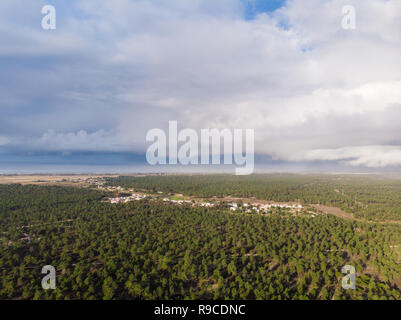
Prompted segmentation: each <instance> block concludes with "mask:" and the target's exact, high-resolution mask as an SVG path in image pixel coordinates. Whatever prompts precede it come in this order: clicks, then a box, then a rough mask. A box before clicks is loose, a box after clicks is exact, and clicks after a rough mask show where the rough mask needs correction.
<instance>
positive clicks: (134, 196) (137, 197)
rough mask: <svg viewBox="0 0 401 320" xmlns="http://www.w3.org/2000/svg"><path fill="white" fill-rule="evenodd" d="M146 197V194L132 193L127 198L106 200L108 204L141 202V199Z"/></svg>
mask: <svg viewBox="0 0 401 320" xmlns="http://www.w3.org/2000/svg"><path fill="white" fill-rule="evenodd" d="M146 197H147V195H146V194H136V193H133V194H132V195H130V196H128V197H117V198H110V199H108V202H110V203H127V202H130V201H138V200H142V199H145V198H146Z"/></svg>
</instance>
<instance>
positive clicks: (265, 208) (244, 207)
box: [95, 181, 314, 216]
mask: <svg viewBox="0 0 401 320" xmlns="http://www.w3.org/2000/svg"><path fill="white" fill-rule="evenodd" d="M95 185H96V187H97V188H102V189H103V190H106V191H111V192H117V193H118V194H119V196H118V197H113V198H108V199H106V200H104V201H106V202H109V203H112V204H118V203H128V202H131V201H140V200H145V199H147V200H149V201H161V202H162V203H165V204H173V205H187V206H191V207H205V208H212V207H216V206H218V207H220V208H225V209H228V210H230V211H231V212H238V213H241V212H242V213H261V214H267V213H269V212H272V210H275V209H277V210H280V211H281V212H289V213H298V212H300V211H301V210H302V209H303V208H304V207H303V206H302V205H301V204H299V203H275V202H268V203H267V202H266V201H258V200H253V201H247V200H249V199H240V198H238V199H218V198H215V197H213V198H212V199H209V200H206V199H200V198H193V197H185V196H184V195H182V194H175V195H169V196H166V195H165V194H164V193H163V192H162V191H158V192H156V193H153V194H150V193H146V192H144V191H143V190H141V191H135V190H134V189H124V188H122V187H120V186H104V185H103V183H102V182H98V181H96V182H95ZM313 216H314V215H313Z"/></svg>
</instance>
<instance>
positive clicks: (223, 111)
mask: <svg viewBox="0 0 401 320" xmlns="http://www.w3.org/2000/svg"><path fill="white" fill-rule="evenodd" d="M47 4H51V5H54V7H55V8H56V13H57V14H56V18H57V28H56V30H43V29H42V27H41V19H42V17H43V14H42V13H41V9H42V7H43V6H44V5H47ZM344 5H353V6H354V7H355V9H356V28H355V29H351V30H347V29H344V28H343V27H342V20H343V12H342V8H343V6H344ZM400 57H401V2H400V1H399V0H344V1H343V0H288V1H279V0H271V1H270V0H265V1H262V0H252V1H251V0H249V1H248V0H219V1H212V0H114V1H108V0H68V1H67V0H46V1H42V0H38V1H30V0H2V1H0V111H1V117H0V173H2V172H4V173H7V172H14V171H15V172H18V171H20V172H22V171H23V172H29V171H32V172H33V171H35V172H36V171H38V170H39V171H40V170H41V171H60V172H63V171H71V170H72V169H71V167H73V168H74V169H73V170H75V171H76V170H80V172H82V171H96V170H105V171H112V172H117V171H118V168H123V169H124V170H132V171H135V170H136V168H139V167H141V170H146V160H145V152H146V149H147V147H148V146H149V145H148V143H147V142H146V139H145V137H146V133H147V132H148V130H150V129H153V128H161V129H165V130H167V127H168V121H169V120H176V121H178V125H179V127H180V128H182V129H183V128H193V129H194V130H200V129H202V128H220V129H223V128H244V129H245V128H252V129H254V130H255V152H256V154H257V159H258V161H257V165H259V167H260V168H267V170H274V171H283V170H284V171H285V170H288V171H297V170H311V171H316V170H317V171H319V170H334V171H335V170H349V171H375V170H378V171H382V170H384V171H386V170H394V171H396V170H399V169H400V168H401V126H400V125H399V122H400V119H401V59H400ZM99 168H102V169H99ZM127 168H128V169H127ZM144 168H145V169H144ZM138 170H139V169H138ZM149 170H152V171H154V170H155V169H154V168H152V169H149ZM169 170H170V169H169Z"/></svg>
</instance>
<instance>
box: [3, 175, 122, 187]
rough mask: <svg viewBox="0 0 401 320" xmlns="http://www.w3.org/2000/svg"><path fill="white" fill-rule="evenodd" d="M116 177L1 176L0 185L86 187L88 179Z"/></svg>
mask: <svg viewBox="0 0 401 320" xmlns="http://www.w3.org/2000/svg"><path fill="white" fill-rule="evenodd" d="M105 176H107V177H117V176H115V175H0V184H13V183H19V184H22V185H27V184H35V185H55V184H57V185H85V184H86V182H87V180H88V179H93V178H101V177H105Z"/></svg>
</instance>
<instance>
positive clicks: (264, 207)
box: [228, 202, 303, 213]
mask: <svg viewBox="0 0 401 320" xmlns="http://www.w3.org/2000/svg"><path fill="white" fill-rule="evenodd" d="M228 207H229V208H230V210H231V211H237V210H240V209H241V210H244V211H245V212H247V213H251V212H252V211H253V212H258V213H259V212H264V213H267V212H268V211H269V210H270V209H271V208H281V209H290V210H295V211H299V210H301V209H302V208H303V207H302V205H300V204H292V205H291V204H278V203H270V204H264V203H253V204H248V203H243V204H242V208H241V207H240V206H238V204H237V203H235V202H230V203H228Z"/></svg>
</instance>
